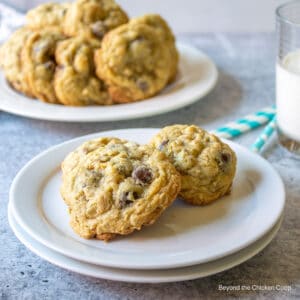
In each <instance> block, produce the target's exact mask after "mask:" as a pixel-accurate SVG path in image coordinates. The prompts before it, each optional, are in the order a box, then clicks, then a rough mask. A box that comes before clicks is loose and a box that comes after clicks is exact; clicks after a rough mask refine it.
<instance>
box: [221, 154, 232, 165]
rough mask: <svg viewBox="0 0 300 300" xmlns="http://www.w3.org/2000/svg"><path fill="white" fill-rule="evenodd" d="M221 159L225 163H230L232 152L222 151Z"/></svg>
mask: <svg viewBox="0 0 300 300" xmlns="http://www.w3.org/2000/svg"><path fill="white" fill-rule="evenodd" d="M221 160H222V162H224V163H228V162H229V161H230V154H229V153H222V154H221Z"/></svg>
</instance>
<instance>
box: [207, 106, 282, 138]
mask: <svg viewBox="0 0 300 300" xmlns="http://www.w3.org/2000/svg"><path fill="white" fill-rule="evenodd" d="M275 114H276V110H275V106H274V105H273V106H271V107H265V108H263V109H262V110H260V111H257V112H255V113H253V114H250V115H247V116H245V117H243V118H242V119H239V120H237V121H235V122H230V123H228V124H226V125H225V126H223V127H220V128H218V129H217V130H215V131H213V132H212V133H213V134H215V135H217V136H219V137H221V138H227V139H231V138H235V137H237V136H239V135H241V134H243V133H245V132H247V131H250V130H253V129H255V128H257V127H259V126H261V125H264V124H266V123H268V122H270V121H271V120H272V119H273V118H274V116H275Z"/></svg>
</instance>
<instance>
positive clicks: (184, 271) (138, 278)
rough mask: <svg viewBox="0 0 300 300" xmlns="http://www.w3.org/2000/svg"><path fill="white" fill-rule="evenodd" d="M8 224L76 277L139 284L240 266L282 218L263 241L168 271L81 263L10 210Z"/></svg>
mask: <svg viewBox="0 0 300 300" xmlns="http://www.w3.org/2000/svg"><path fill="white" fill-rule="evenodd" d="M8 220H9V224H10V227H11V228H12V230H13V231H14V233H15V235H16V236H17V238H18V239H19V240H20V241H21V242H22V243H23V244H24V245H25V246H26V247H27V248H29V249H30V250H31V251H32V252H34V253H35V254H37V255H38V256H40V257H41V258H43V259H45V260H47V261H49V262H50V263H52V264H54V265H56V266H59V267H61V268H64V269H66V270H70V271H73V272H76V273H79V274H83V275H87V276H92V277H96V278H102V279H109V280H116V281H126V282H140V283H162V282H175V281H183V280H191V279H196V278H201V277H206V276H209V275H213V274H216V273H219V272H222V271H225V270H228V269H230V268H232V267H234V266H237V265H239V264H241V263H243V262H244V261H246V260H248V259H250V258H251V257H253V256H254V255H256V254H257V253H259V252H260V251H261V250H262V249H264V248H265V247H266V246H267V245H268V244H269V243H270V242H271V240H272V239H273V238H274V237H275V235H276V233H277V232H278V230H279V228H280V225H281V221H282V218H281V219H280V220H279V221H278V222H277V223H276V224H275V226H274V227H273V228H272V229H271V230H270V231H269V232H268V233H266V234H265V235H264V236H263V237H262V238H260V239H259V240H258V241H256V242H255V243H253V244H251V245H250V246H248V247H246V248H245V249H243V250H241V251H238V252H237V253H235V254H232V255H229V256H226V257H224V258H221V259H218V260H215V261H213V262H209V263H204V264H200V265H195V266H191V267H185V268H178V269H169V270H168V269H167V270H126V269H116V268H108V267H103V266H97V265H92V264H88V263H84V262H81V261H78V260H75V259H72V258H69V257H67V256H64V255H62V254H59V253H57V252H55V251H53V250H51V249H49V248H47V247H45V246H43V245H42V244H40V243H39V242H37V241H36V240H34V239H33V238H32V237H31V236H30V235H28V234H27V233H26V232H25V231H24V230H23V229H22V227H21V226H20V225H18V224H17V222H16V220H15V218H14V217H13V214H12V213H11V210H10V209H8Z"/></svg>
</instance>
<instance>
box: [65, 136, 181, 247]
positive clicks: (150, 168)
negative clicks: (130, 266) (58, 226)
mask: <svg viewBox="0 0 300 300" xmlns="http://www.w3.org/2000/svg"><path fill="white" fill-rule="evenodd" d="M62 173H63V175H62V179H63V183H62V187H61V195H62V197H63V199H64V201H65V203H66V204H67V205H68V207H69V213H70V224H71V226H72V228H73V229H74V231H75V232H76V233H78V234H79V235H80V236H81V237H83V238H87V239H90V238H97V239H100V240H105V241H108V240H110V239H112V238H114V237H115V236H116V235H127V234H129V233H131V232H133V231H134V230H140V229H141V228H142V226H144V225H150V224H153V223H154V222H155V221H156V219H157V218H158V217H159V216H160V215H161V213H162V212H163V211H164V210H165V209H166V208H167V207H168V206H169V205H170V204H171V203H172V202H173V200H174V199H175V198H176V196H177V194H178V192H179V190H180V175H179V174H178V173H177V171H176V170H175V168H174V166H173V165H172V164H171V163H170V162H169V161H168V159H167V158H166V156H165V155H164V154H163V153H162V152H160V151H158V150H155V149H153V148H151V147H149V146H140V145H138V144H136V143H133V142H129V141H125V140H120V139H117V138H99V139H95V140H91V141H88V142H85V143H84V144H82V145H81V146H80V147H78V148H77V149H76V150H75V151H74V152H72V153H70V154H69V155H68V156H67V157H66V158H65V160H64V161H63V163H62Z"/></svg>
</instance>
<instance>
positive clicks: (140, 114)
mask: <svg viewBox="0 0 300 300" xmlns="http://www.w3.org/2000/svg"><path fill="white" fill-rule="evenodd" d="M177 46H178V51H179V54H181V53H183V51H190V53H191V52H193V53H197V55H199V57H202V58H204V59H205V61H206V63H208V64H209V65H210V70H211V72H212V75H211V77H210V82H209V84H208V85H207V87H206V88H205V89H204V91H202V92H201V93H200V95H199V94H198V95H193V97H189V98H188V99H189V100H185V101H181V102H180V103H177V105H174V104H173V105H171V106H168V107H163V108H162V107H159V106H158V107H156V108H154V109H152V110H150V111H136V110H135V113H131V114H129V115H128V113H127V114H126V115H119V116H117V117H111V116H110V117H106V115H105V114H102V115H101V112H100V111H99V113H98V114H97V115H93V116H89V115H88V113H86V114H85V116H75V117H74V116H72V115H68V116H67V117H61V116H57V115H56V114H50V113H49V114H48V115H47V116H41V115H36V114H35V113H34V112H32V111H26V110H22V109H21V110H20V109H18V108H15V107H7V106H6V105H4V104H2V101H1V99H0V110H3V111H5V112H8V113H11V114H15V115H18V116H22V117H27V118H31V119H36V120H45V121H55V122H78V123H82V122H89V123H92V122H112V121H124V120H134V119H140V118H144V117H151V116H157V115H161V114H164V113H167V112H171V111H174V110H178V109H180V108H183V107H185V106H189V105H191V104H193V103H195V102H197V101H199V100H201V99H203V98H204V97H205V96H206V95H207V94H209V93H210V92H211V91H212V90H213V88H214V87H215V86H216V84H217V81H218V77H219V72H218V68H217V66H216V64H215V63H214V61H213V60H212V59H211V58H210V57H209V56H208V55H207V54H206V53H204V52H203V51H202V50H200V49H198V48H197V47H196V46H194V45H192V44H189V43H184V42H178V43H177ZM1 81H2V82H3V81H5V79H4V73H3V72H2V71H1V72H0V96H3V97H6V93H3V94H2V92H1V89H2V88H5V87H2V86H1ZM7 85H8V84H7ZM16 93H17V92H16ZM175 93H176V92H175ZM158 95H159V94H158ZM158 95H155V96H153V97H150V98H149V99H146V100H145V101H147V100H151V99H155V97H156V96H158ZM22 96H23V95H22ZM24 97H26V96H24ZM28 100H30V99H28ZM137 103H142V102H134V103H129V104H119V105H118V106H119V107H120V108H122V105H126V106H127V105H131V104H132V105H136V104H137ZM39 104H40V105H43V104H45V103H42V102H41V103H40V102H39ZM48 105H50V104H48ZM51 105H53V104H51ZM64 108H66V109H68V108H70V109H76V110H77V109H82V108H83V109H86V108H91V107H66V106H65V107H64ZM94 108H95V109H98V108H101V106H95V107H94ZM64 114H65V113H64ZM99 115H100V118H99Z"/></svg>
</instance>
